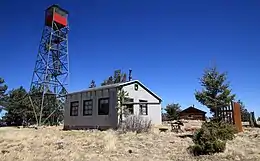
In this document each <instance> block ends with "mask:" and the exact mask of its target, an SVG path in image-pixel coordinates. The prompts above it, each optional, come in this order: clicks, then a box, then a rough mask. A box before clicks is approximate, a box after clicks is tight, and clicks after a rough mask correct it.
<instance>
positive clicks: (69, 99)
mask: <svg viewBox="0 0 260 161" xmlns="http://www.w3.org/2000/svg"><path fill="white" fill-rule="evenodd" d="M122 89H123V90H124V91H126V92H127V93H128V96H127V97H126V98H125V100H126V101H125V104H124V105H125V106H127V109H130V110H128V111H129V114H128V115H127V116H129V115H130V116H131V115H138V116H140V117H141V118H144V119H149V120H151V122H152V124H154V125H159V124H161V123H162V118H161V102H162V99H161V98H160V97H159V96H157V95H156V94H155V93H154V92H152V91H151V90H150V89H148V88H147V87H146V86H145V85H144V84H142V83H141V82H140V81H138V80H130V81H128V82H122V83H117V84H111V85H105V86H100V87H94V88H89V89H87V90H84V91H79V92H73V93H69V94H68V95H67V96H66V102H65V109H64V129H65V130H66V129H96V128H98V129H109V128H112V129H114V128H117V127H118V123H119V119H118V112H117V104H118V97H117V95H118V94H117V93H118V91H119V90H122ZM123 117H124V118H125V116H123Z"/></svg>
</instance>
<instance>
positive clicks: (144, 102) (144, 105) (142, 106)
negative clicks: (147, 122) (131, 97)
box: [139, 100, 148, 115]
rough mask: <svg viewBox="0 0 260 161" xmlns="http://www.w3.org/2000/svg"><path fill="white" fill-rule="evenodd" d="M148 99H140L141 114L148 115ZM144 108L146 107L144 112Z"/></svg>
mask: <svg viewBox="0 0 260 161" xmlns="http://www.w3.org/2000/svg"><path fill="white" fill-rule="evenodd" d="M147 102H148V101H147V100H139V103H140V104H139V110H140V111H139V114H140V115H148V103H147ZM143 108H145V113H143Z"/></svg>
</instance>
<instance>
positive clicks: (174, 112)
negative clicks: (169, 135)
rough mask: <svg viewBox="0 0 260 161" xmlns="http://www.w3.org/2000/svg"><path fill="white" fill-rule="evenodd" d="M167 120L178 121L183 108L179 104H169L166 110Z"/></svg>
mask: <svg viewBox="0 0 260 161" xmlns="http://www.w3.org/2000/svg"><path fill="white" fill-rule="evenodd" d="M165 111H166V116H167V119H169V120H177V119H179V114H180V112H181V106H180V105H179V104H178V103H172V104H168V105H167V106H166V108H165Z"/></svg>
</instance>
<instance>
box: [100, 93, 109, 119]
mask: <svg viewBox="0 0 260 161" xmlns="http://www.w3.org/2000/svg"><path fill="white" fill-rule="evenodd" d="M103 100H107V101H108V103H106V104H108V111H107V113H100V111H101V110H100V109H101V101H103ZM109 113H110V101H109V97H105V98H99V99H98V115H101V116H106V115H109Z"/></svg>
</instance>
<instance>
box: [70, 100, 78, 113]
mask: <svg viewBox="0 0 260 161" xmlns="http://www.w3.org/2000/svg"><path fill="white" fill-rule="evenodd" d="M78 111H79V101H74V102H71V103H70V116H78Z"/></svg>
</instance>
